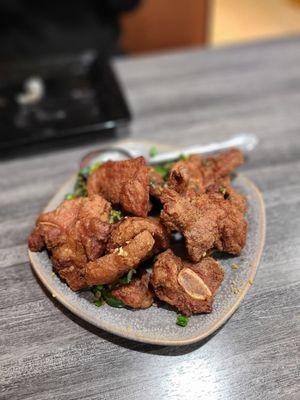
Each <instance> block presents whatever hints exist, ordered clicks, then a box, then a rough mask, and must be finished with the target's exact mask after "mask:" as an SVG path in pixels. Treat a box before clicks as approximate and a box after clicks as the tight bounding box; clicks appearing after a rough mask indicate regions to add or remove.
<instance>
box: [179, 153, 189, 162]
mask: <svg viewBox="0 0 300 400" xmlns="http://www.w3.org/2000/svg"><path fill="white" fill-rule="evenodd" d="M188 158H189V156H188V155H186V154H180V156H179V160H180V161H186V160H187V159H188Z"/></svg>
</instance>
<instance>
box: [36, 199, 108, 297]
mask: <svg viewBox="0 0 300 400" xmlns="http://www.w3.org/2000/svg"><path fill="white" fill-rule="evenodd" d="M110 210H111V205H110V204H109V203H108V202H107V201H106V200H105V199H103V198H102V197H101V196H98V195H92V196H90V197H87V198H85V197H82V198H77V199H73V200H65V201H64V202H63V203H62V204H61V205H60V206H59V207H58V208H56V209H55V210H54V211H50V212H47V213H44V214H41V215H40V217H39V218H38V220H37V222H36V227H35V228H34V230H33V232H32V233H31V235H30V237H29V240H28V245H29V249H30V250H31V251H41V250H43V249H44V248H47V249H48V250H49V251H50V253H51V259H52V263H53V266H54V269H55V270H56V271H57V272H58V273H59V275H60V276H61V277H62V278H63V279H65V280H66V281H67V283H68V285H69V286H70V287H71V289H72V290H79V289H81V288H83V287H85V286H86V282H85V278H84V267H85V264H86V263H87V262H88V261H92V260H95V259H97V258H98V257H100V256H101V255H102V254H103V253H104V250H105V247H106V242H107V239H108V235H109V232H110V228H111V226H110V224H109V223H108V221H109V214H110Z"/></svg>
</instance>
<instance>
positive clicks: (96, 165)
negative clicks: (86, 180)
mask: <svg viewBox="0 0 300 400" xmlns="http://www.w3.org/2000/svg"><path fill="white" fill-rule="evenodd" d="M102 164H103V163H102V162H100V161H99V162H96V163H95V164H93V165H91V166H90V174H91V173H92V172H94V171H96V169H98V168H99V167H101V165H102Z"/></svg>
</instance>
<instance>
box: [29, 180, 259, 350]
mask: <svg viewBox="0 0 300 400" xmlns="http://www.w3.org/2000/svg"><path fill="white" fill-rule="evenodd" d="M76 175H77V174H73V175H72V176H71V177H70V178H69V179H68V180H67V181H66V182H65V183H64V184H63V185H62V186H61V187H60V189H59V190H58V191H57V192H56V194H55V195H54V196H53V197H52V198H51V199H50V201H49V202H48V203H47V205H46V207H45V208H44V209H43V211H42V212H46V211H49V209H50V208H51V205H52V203H53V202H55V200H56V198H60V197H61V195H62V193H64V192H65V191H66V188H67V187H69V186H70V184H71V183H72V181H74V179H75V177H76ZM236 176H237V177H238V178H239V179H241V180H243V181H244V182H245V184H246V185H248V186H251V187H252V190H253V191H254V192H255V193H256V195H257V198H258V200H259V205H260V207H259V214H260V215H259V221H260V224H259V231H260V237H261V238H262V240H261V242H260V244H259V246H258V247H257V249H256V252H255V256H254V258H253V259H252V260H251V266H250V267H251V272H250V275H249V278H248V281H247V282H246V283H245V284H244V286H243V288H242V289H241V290H240V292H239V293H238V295H237V297H236V299H235V301H234V303H232V304H231V305H230V307H228V309H227V310H226V312H224V313H223V315H222V318H219V319H217V320H216V322H215V323H213V324H212V325H211V326H210V327H209V329H207V330H206V331H205V332H203V333H201V334H198V335H197V334H194V335H193V336H191V337H189V338H186V339H167V338H153V337H149V336H146V335H141V334H138V333H135V332H134V331H133V330H130V331H125V330H122V329H119V328H117V327H116V326H115V325H111V324H107V323H105V321H103V323H102V321H100V322H99V321H95V320H93V319H92V318H91V317H89V315H84V313H83V312H82V310H81V309H80V308H78V307H76V303H75V305H74V304H73V303H71V302H70V301H68V299H67V298H66V297H65V296H64V295H63V294H61V293H60V292H59V291H57V290H56V289H55V288H53V287H52V285H51V283H50V281H49V279H48V276H47V275H46V273H45V271H44V266H43V265H42V263H41V262H40V260H39V259H38V254H39V253H35V252H32V251H30V250H29V249H28V254H29V259H30V263H31V266H32V268H33V270H34V271H35V273H36V275H37V277H38V278H39V280H40V281H41V282H42V284H43V285H44V287H45V288H46V289H47V290H48V292H50V294H51V295H52V297H54V298H55V299H57V300H58V301H59V302H60V303H61V304H62V305H63V306H64V307H66V308H67V309H68V310H69V311H71V312H72V313H73V314H75V315H76V316H77V317H79V318H81V319H83V320H84V321H87V322H89V323H90V324H91V325H93V326H95V327H97V328H100V329H102V330H104V331H106V332H109V333H111V334H114V335H117V336H120V337H122V338H125V339H129V340H135V341H137V342H141V343H147V344H154V345H163V346H185V345H188V344H193V343H196V342H200V341H202V340H203V339H205V338H207V337H209V336H210V335H212V334H213V333H214V332H215V331H216V330H218V329H219V328H220V327H221V326H223V325H224V324H225V322H226V321H227V320H228V319H229V318H230V317H231V316H232V315H233V314H234V312H235V311H236V310H237V308H238V307H239V305H240V304H241V302H242V301H243V299H244V298H245V296H246V294H247V292H248V291H249V289H250V287H251V286H252V284H253V282H254V278H255V275H256V272H257V269H258V266H259V263H260V260H261V256H262V253H263V249H264V245H265V237H266V212H265V203H264V199H263V195H262V192H261V191H260V190H259V189H258V187H257V186H256V184H255V183H254V182H253V181H252V180H251V179H249V178H248V177H246V176H244V175H243V174H241V173H236ZM70 290H71V289H70Z"/></svg>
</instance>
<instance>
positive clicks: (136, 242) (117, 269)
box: [85, 231, 155, 286]
mask: <svg viewBox="0 0 300 400" xmlns="http://www.w3.org/2000/svg"><path fill="white" fill-rule="evenodd" d="M154 244H155V241H154V239H153V236H152V235H151V233H150V232H148V231H143V232H141V233H139V234H137V235H136V236H135V237H134V238H133V239H131V240H130V241H129V243H128V244H127V245H126V246H123V247H118V248H116V249H115V251H114V252H113V253H110V254H106V255H105V256H103V257H101V258H98V259H97V260H95V261H91V262H89V263H87V265H86V267H85V278H86V280H87V283H88V285H89V286H92V285H104V284H110V283H113V282H115V281H116V280H117V279H118V278H120V277H121V276H123V275H124V274H126V273H127V272H129V271H130V270H131V269H134V268H137V267H138V266H139V264H140V263H141V262H143V261H144V260H146V259H147V258H149V257H151V255H152V249H153V246H154Z"/></svg>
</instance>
